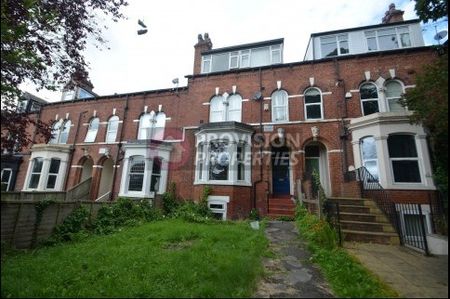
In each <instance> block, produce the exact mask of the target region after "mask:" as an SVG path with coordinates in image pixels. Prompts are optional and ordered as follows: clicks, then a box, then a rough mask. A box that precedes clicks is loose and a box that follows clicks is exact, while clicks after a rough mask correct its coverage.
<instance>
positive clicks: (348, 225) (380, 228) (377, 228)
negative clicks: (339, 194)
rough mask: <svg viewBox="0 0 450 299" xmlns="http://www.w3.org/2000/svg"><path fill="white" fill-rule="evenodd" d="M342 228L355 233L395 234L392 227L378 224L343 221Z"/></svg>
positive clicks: (386, 224)
mask: <svg viewBox="0 0 450 299" xmlns="http://www.w3.org/2000/svg"><path fill="white" fill-rule="evenodd" d="M340 223H341V228H342V229H347V230H353V231H367V232H388V233H395V230H394V228H393V227H392V225H390V224H388V223H378V222H361V221H348V220H347V221H341V222H340Z"/></svg>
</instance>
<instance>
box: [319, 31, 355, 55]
mask: <svg viewBox="0 0 450 299" xmlns="http://www.w3.org/2000/svg"><path fill="white" fill-rule="evenodd" d="M320 48H321V53H322V58H325V57H333V56H338V55H344V54H348V53H349V52H350V51H349V46H348V34H338V35H333V36H324V37H321V38H320Z"/></svg>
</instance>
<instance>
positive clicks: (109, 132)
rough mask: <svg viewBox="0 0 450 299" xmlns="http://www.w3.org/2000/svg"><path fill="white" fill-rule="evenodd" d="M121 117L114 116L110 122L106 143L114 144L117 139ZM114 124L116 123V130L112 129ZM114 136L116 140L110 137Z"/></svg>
mask: <svg viewBox="0 0 450 299" xmlns="http://www.w3.org/2000/svg"><path fill="white" fill-rule="evenodd" d="M119 121H120V120H119V117H118V116H117V115H113V116H111V117H110V118H109V120H108V126H107V127H106V136H105V142H106V143H114V142H116V139H117V132H118V131H119ZM113 122H116V123H117V124H116V128H115V129H111V124H112V123H113ZM113 134H114V138H110V135H113Z"/></svg>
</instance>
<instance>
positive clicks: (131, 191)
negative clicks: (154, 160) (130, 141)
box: [125, 156, 147, 195]
mask: <svg viewBox="0 0 450 299" xmlns="http://www.w3.org/2000/svg"><path fill="white" fill-rule="evenodd" d="M129 159H130V162H129V164H128V169H127V176H126V177H127V179H126V185H125V190H126V193H128V194H137V195H141V194H144V193H145V180H146V178H147V176H146V173H147V171H146V169H147V161H146V159H145V157H144V156H131V157H130V158H129ZM136 159H139V162H141V160H142V161H143V162H144V170H143V172H142V188H141V190H140V191H138V190H129V188H130V178H131V175H132V174H134V172H133V173H132V172H131V168H132V167H133V162H135V161H136ZM136 174H139V175H141V173H140V172H139V173H136Z"/></svg>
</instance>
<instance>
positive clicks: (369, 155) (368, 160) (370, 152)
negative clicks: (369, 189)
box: [359, 136, 378, 181]
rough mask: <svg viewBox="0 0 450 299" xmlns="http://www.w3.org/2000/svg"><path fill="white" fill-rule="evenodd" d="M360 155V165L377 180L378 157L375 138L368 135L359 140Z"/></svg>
mask: <svg viewBox="0 0 450 299" xmlns="http://www.w3.org/2000/svg"><path fill="white" fill-rule="evenodd" d="M359 144H360V149H361V157H362V165H363V166H364V167H365V168H367V170H368V171H369V172H370V174H371V175H372V176H373V177H374V179H375V180H377V181H378V158H377V148H376V144H375V138H373V136H368V137H364V138H361V140H360V141H359Z"/></svg>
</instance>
